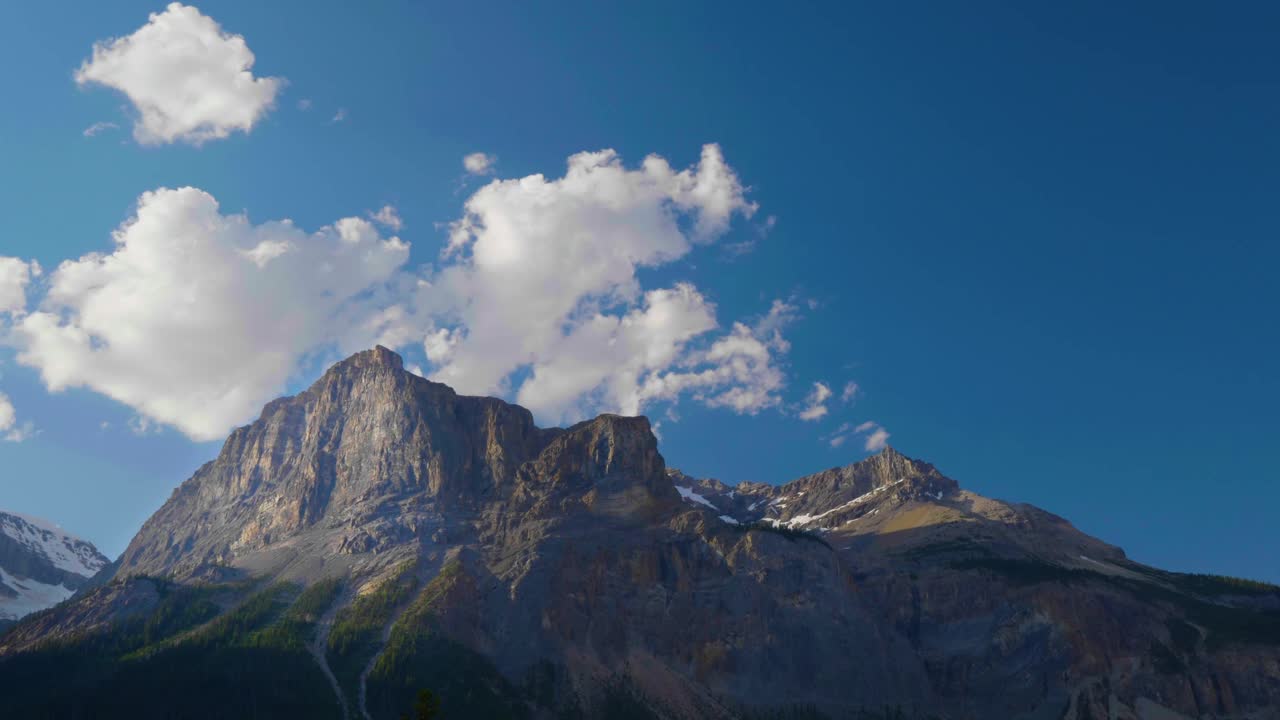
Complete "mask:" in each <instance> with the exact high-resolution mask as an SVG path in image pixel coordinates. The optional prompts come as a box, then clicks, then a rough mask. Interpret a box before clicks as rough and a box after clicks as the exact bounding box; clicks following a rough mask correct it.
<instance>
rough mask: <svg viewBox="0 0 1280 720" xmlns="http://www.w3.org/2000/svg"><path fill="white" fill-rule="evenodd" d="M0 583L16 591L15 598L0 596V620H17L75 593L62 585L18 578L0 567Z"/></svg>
mask: <svg viewBox="0 0 1280 720" xmlns="http://www.w3.org/2000/svg"><path fill="white" fill-rule="evenodd" d="M0 584H2V585H6V586H8V587H10V588H12V589H14V590H16V591H17V592H18V596H17V597H16V598H0V620H19V619H21V618H24V617H26V616H27V615H30V614H31V613H33V612H37V611H39V610H44V609H45V608H48V607H53V606H54V605H57V604H58V603H60V602H62V601H63V600H66V599H67V598H69V597H71V596H72V595H74V594H75V590H71V589H70V588H66V587H63V586H62V585H45V584H44V583H41V582H36V581H35V580H27V579H25V578H23V579H19V578H17V577H15V576H13V575H10V574H9V573H7V572H5V571H4V570H3V569H0Z"/></svg>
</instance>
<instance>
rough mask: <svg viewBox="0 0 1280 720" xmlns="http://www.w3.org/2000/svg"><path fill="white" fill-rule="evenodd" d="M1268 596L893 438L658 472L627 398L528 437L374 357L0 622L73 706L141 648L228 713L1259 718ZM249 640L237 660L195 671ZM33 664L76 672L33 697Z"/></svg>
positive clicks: (1276, 679) (98, 698)
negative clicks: (84, 576) (1010, 493)
mask: <svg viewBox="0 0 1280 720" xmlns="http://www.w3.org/2000/svg"><path fill="white" fill-rule="evenodd" d="M1277 611H1280V593H1273V592H1272V591H1271V590H1268V589H1266V588H1265V587H1264V588H1261V589H1255V591H1251V592H1248V593H1245V592H1243V590H1242V588H1241V587H1238V586H1233V585H1231V584H1230V583H1225V584H1224V583H1222V582H1217V581H1193V579H1192V578H1190V576H1181V575H1178V574H1176V573H1166V572H1164V571H1159V570H1156V569H1154V568H1148V567H1146V566H1143V565H1140V564H1138V563H1134V562H1132V561H1130V560H1129V559H1128V558H1127V557H1126V556H1125V555H1124V553H1123V551H1122V550H1120V549H1119V548H1116V547H1114V546H1111V545H1109V544H1107V543H1105V542H1103V541H1100V540H1097V539H1096V538H1092V537H1090V536H1088V535H1086V534H1084V533H1082V532H1080V531H1079V530H1077V529H1076V528H1074V527H1073V526H1071V524H1070V523H1069V522H1067V521H1066V520H1065V519H1063V518H1060V517H1058V516H1056V515H1053V514H1052V513H1049V512H1047V511H1043V510H1040V509H1038V508H1034V507H1033V506H1029V505H1023V504H1012V503H1005V502H1001V501H998V500H992V499H989V498H984V497H982V496H980V495H977V494H975V493H972V492H969V491H967V490H964V489H963V488H961V487H960V485H959V484H958V483H956V482H955V481H954V480H952V479H950V478H948V477H946V476H945V475H943V474H942V473H941V472H940V471H939V470H938V469H937V468H935V467H934V466H932V465H931V464H929V463H927V462H924V461H920V460H914V459H911V458H908V457H906V456H905V455H902V454H901V453H899V452H898V451H897V450H894V449H892V448H889V449H886V450H885V451H884V452H882V453H879V454H877V455H874V456H871V457H869V458H866V459H864V460H862V461H859V462H856V463H853V464H850V465H847V466H843V467H838V468H830V469H828V470H824V471H821V472H818V473H814V474H811V475H808V476H805V477H803V478H798V479H796V480H794V481H792V482H790V483H786V484H784V485H781V486H776V487H775V486H767V485H762V484H754V483H740V484H738V485H736V486H729V485H726V484H724V483H721V482H719V481H714V480H699V479H695V478H690V477H689V476H687V475H684V474H683V473H681V472H679V471H678V470H674V469H668V468H667V467H666V464H665V460H664V458H663V457H662V455H661V453H660V452H659V449H658V444H657V440H656V438H655V437H654V435H653V433H652V428H651V427H650V425H649V421H648V420H647V419H645V418H628V417H621V416H617V415H601V416H599V417H597V418H594V419H592V420H588V421H584V422H581V423H578V424H575V425H573V426H571V427H568V428H546V429H544V428H539V427H537V426H536V425H535V424H534V422H533V418H532V415H531V414H530V413H529V412H528V410H526V409H524V408H520V407H519V406H516V405H511V404H509V403H506V402H503V401H501V400H498V399H494V398H476V397H470V396H464V395H459V394H457V393H456V392H454V391H453V390H452V389H450V388H448V387H447V386H445V385H441V384H439V383H433V382H431V381H428V380H425V379H423V378H421V377H419V376H416V375H414V374H412V373H409V372H407V371H405V370H404V369H403V362H402V361H401V360H400V358H399V357H398V356H397V355H395V354H394V353H392V352H391V351H389V350H386V349H385V348H375V349H373V350H370V351H365V352H363V353H358V354H356V355H354V356H352V357H351V358H349V359H348V360H345V361H343V362H340V363H338V364H336V365H334V366H333V367H332V368H330V369H329V370H328V371H327V372H326V373H324V374H323V375H322V377H321V378H320V379H318V380H317V381H316V383H314V384H313V385H312V386H311V387H309V388H308V389H307V390H305V391H303V392H301V393H299V394H298V395H295V396H292V397H288V398H281V399H278V400H275V401H272V402H271V403H268V404H267V405H266V406H265V407H264V409H263V412H262V413H261V415H260V417H259V418H258V420H256V421H255V422H254V423H251V424H250V425H247V426H244V427H241V428H238V429H236V430H235V431H233V432H232V433H231V434H230V436H229V437H228V440H227V442H226V443H225V444H224V446H223V448H222V450H221V451H220V452H219V455H218V457H217V458H216V459H215V460H213V461H211V462H210V463H207V464H206V465H204V466H202V467H201V468H200V469H199V470H197V471H196V473H195V474H194V475H193V476H192V477H191V478H190V479H188V480H187V481H185V482H184V483H182V484H181V485H180V486H179V487H178V488H177V489H175V491H174V493H173V495H172V496H171V498H170V499H169V501H168V502H166V503H165V505H164V506H163V507H162V508H161V509H160V510H159V511H157V512H156V514H155V515H153V516H152V518H150V519H149V520H148V521H147V522H146V523H145V524H144V525H143V527H142V528H141V529H140V531H139V533H138V534H137V536H136V537H135V538H134V540H133V541H132V542H131V543H130V545H129V548H128V549H127V550H126V551H125V553H124V554H122V556H121V558H120V560H119V562H118V564H117V566H116V568H115V570H114V573H113V577H112V578H110V579H109V581H107V582H106V584H105V585H103V586H101V587H98V588H95V589H92V590H87V591H85V592H84V593H83V594H82V595H81V596H79V597H77V598H75V599H73V600H71V601H70V602H68V603H64V604H63V605H61V606H59V607H58V608H55V609H53V610H50V611H46V612H44V613H40V614H38V615H36V616H33V617H32V618H31V619H29V620H27V621H26V622H24V623H22V624H20V625H19V626H18V627H17V628H15V629H13V630H12V631H10V632H9V633H7V634H5V635H3V636H0V708H2V707H3V703H4V702H6V700H4V699H3V698H5V694H6V692H12V693H14V695H13V697H14V698H15V699H14V700H13V701H12V702H14V703H19V700H21V701H22V702H26V703H27V704H25V705H23V704H16V707H17V708H18V709H19V710H21V711H24V712H26V711H31V710H32V709H33V708H39V709H42V710H47V709H48V708H50V707H58V708H60V709H61V710H62V711H63V715H64V716H71V717H74V716H76V715H77V712H79V711H80V710H81V709H84V708H88V707H91V706H92V705H93V703H95V702H97V703H101V702H106V701H105V700H104V698H105V697H106V695H104V693H111V694H112V696H114V697H127V696H130V695H129V693H130V692H133V690H132V689H131V688H134V686H133V685H131V684H130V683H131V682H132V681H130V680H129V678H130V677H132V676H131V675H130V673H131V672H137V673H142V672H143V668H145V669H147V670H146V672H148V673H158V672H164V673H169V674H175V673H176V675H174V676H173V678H172V682H173V686H174V687H182V688H188V689H187V690H186V691H185V692H190V693H200V692H202V691H200V690H199V689H198V686H196V685H191V684H190V683H193V682H195V680H194V678H197V677H222V675H220V674H219V673H225V674H226V677H227V678H228V681H231V680H230V679H231V678H240V679H239V680H236V681H235V682H236V683H238V684H237V688H238V689H237V693H238V697H237V698H236V699H234V700H233V699H229V698H218V697H210V698H206V700H207V702H208V703H209V705H208V708H209V712H210V713H213V712H214V710H215V709H218V708H221V712H222V714H223V715H226V714H228V713H230V714H233V715H237V716H243V717H256V716H261V717H270V716H271V715H261V714H259V715H254V713H255V712H261V711H260V710H253V708H255V707H266V706H267V705H268V704H269V703H270V702H278V703H284V705H281V706H280V707H287V708H293V710H290V712H297V709H298V708H301V707H304V706H305V707H308V708H314V709H316V710H315V713H316V715H317V716H321V717H323V716H332V717H343V716H362V715H365V714H368V715H369V716H372V717H397V716H398V714H399V713H400V712H404V711H407V710H408V709H409V707H410V706H411V704H412V700H413V696H414V694H415V693H416V691H417V690H418V689H420V688H421V687H423V686H428V687H432V688H433V689H435V690H437V691H438V692H439V693H440V694H441V695H442V697H443V698H444V700H445V710H446V712H448V713H450V714H452V715H454V716H463V717H468V716H471V717H481V716H483V717H521V718H524V717H527V718H544V717H545V718H551V717H575V718H595V717H626V716H634V717H652V718H664V719H665V718H672V719H674V718H693V717H710V718H726V719H728V718H751V719H752V720H755V718H761V717H775V716H786V717H814V718H817V717H829V718H844V717H920V718H924V717H940V718H987V717H991V718H997V717H998V718H1024V719H1026V720H1039V719H1040V718H1045V719H1046V720H1048V719H1049V718H1053V719H1054V720H1061V719H1062V718H1066V719H1067V720H1084V718H1087V717H1100V716H1108V715H1109V716H1115V717H1141V718H1147V717H1165V718H1168V717H1173V718H1176V717H1179V716H1185V717H1191V716H1206V717H1218V718H1227V717H1238V718H1245V717H1248V718H1250V720H1257V719H1259V718H1275V717H1277V715H1276V712H1275V711H1274V710H1273V708H1275V707H1276V706H1277V705H1280V654H1278V653H1280V651H1278V650H1277V647H1278V646H1280V613H1277ZM131 628H137V629H131ZM143 628H152V629H150V630H145V631H144V629H143ZM299 633H301V634H299ZM103 648H106V649H103ZM307 648H311V650H308V649H307ZM266 652H270V653H274V655H272V656H271V657H277V660H276V661H275V662H274V664H270V665H266V666H263V668H262V670H261V673H262V676H261V677H260V678H258V679H248V678H244V677H242V676H241V675H240V674H238V673H237V672H236V671H235V670H234V667H236V666H235V665H221V664H216V665H209V663H211V662H213V660H212V659H211V658H217V657H223V656H226V655H227V654H228V653H231V654H235V656H236V657H238V658H240V660H237V661H236V662H237V663H249V664H252V665H254V666H255V667H257V665H256V664H255V663H259V659H261V658H263V657H265V656H263V655H262V653H266ZM59 653H61V654H59ZM102 653H106V654H105V655H103V654H102ZM55 657H56V658H59V660H58V661H57V662H59V663H63V664H66V663H71V664H73V665H74V664H75V663H77V662H80V661H81V659H82V658H84V657H89V658H94V660H93V662H94V663H95V664H94V665H93V666H92V667H94V668H98V669H97V670H92V671H90V670H86V671H85V675H84V679H82V680H81V682H83V683H85V685H83V686H82V687H80V688H79V689H78V691H77V692H75V693H70V694H68V693H65V692H64V693H62V694H61V695H59V696H57V697H53V696H49V695H44V694H41V693H40V688H41V687H42V685H41V678H44V677H45V676H43V675H41V674H40V672H39V671H38V668H39V667H42V666H41V665H40V663H41V662H53V660H52V658H55ZM123 658H131V659H130V660H128V661H125V660H123ZM146 658H155V660H154V662H155V663H161V664H159V665H155V664H152V665H148V664H146V663H147V662H150V661H148V660H147V659H146ZM139 662H141V663H143V665H137V663H139ZM130 663H134V664H130ZM196 667H203V668H204V670H203V671H201V673H203V674H194V670H190V671H184V670H183V668H196ZM102 668H106V670H103V669H102ZM135 668H137V669H136V670H135ZM464 668H465V669H466V670H465V671H464V670H463V669H464ZM5 670H8V671H9V672H5ZM103 672H105V673H106V675H98V674H95V673H103ZM184 672H185V673H186V674H184ZM24 673H28V674H27V675H24ZM460 673H461V674H460ZM6 676H8V677H13V678H17V677H28V678H29V679H31V681H30V682H29V683H28V684H27V685H26V686H16V685H6V684H5V680H4V678H5V677H6ZM326 678H331V679H332V682H330V681H329V680H327V679H326ZM14 682H17V681H16V680H15V681H14ZM139 682H141V681H139ZM201 682H203V680H202V681H201ZM184 683H185V684H184ZM145 687H146V685H143V684H139V685H138V686H137V690H136V691H137V692H140V693H145V690H144V688H145ZM289 688H297V689H298V690H297V693H303V690H302V689H303V688H308V689H307V690H306V694H305V695H298V694H290V693H292V692H294V691H292V690H289ZM175 692H176V691H175ZM282 694H283V696H282ZM322 696H327V697H328V698H329V699H328V701H327V702H328V703H329V704H326V701H325V699H324V697H322ZM202 697H203V696H202ZM282 697H283V699H282ZM23 698H25V699H23ZM255 698H256V699H255ZM240 701H243V702H245V703H248V704H247V705H244V706H235V707H234V708H231V707H230V706H229V705H227V703H233V702H240ZM250 701H252V702H250ZM148 702H150V703H151V704H152V705H154V707H155V709H156V712H157V713H158V714H160V715H162V714H163V713H164V712H171V711H172V709H173V708H172V707H170V706H167V705H164V703H162V702H160V701H157V700H155V699H154V698H152V699H151V700H149V701H148ZM175 702H176V700H175ZM76 703H84V705H77V704H76ZM218 703H223V705H219V704H218ZM143 705H146V702H144V703H143ZM148 707H150V706H148ZM246 708H248V709H246ZM325 708H327V709H325ZM886 708H887V709H886ZM132 710H135V711H136V710H137V708H136V707H132ZM628 713H630V715H628ZM868 713H870V714H868ZM882 713H887V714H883V715H882ZM1153 713H1156V714H1153ZM1158 713H1165V714H1164V715H1159V714H1158ZM1169 713H1173V714H1169ZM129 716H130V717H133V715H129ZM158 716H159V715H158ZM211 716H216V715H211Z"/></svg>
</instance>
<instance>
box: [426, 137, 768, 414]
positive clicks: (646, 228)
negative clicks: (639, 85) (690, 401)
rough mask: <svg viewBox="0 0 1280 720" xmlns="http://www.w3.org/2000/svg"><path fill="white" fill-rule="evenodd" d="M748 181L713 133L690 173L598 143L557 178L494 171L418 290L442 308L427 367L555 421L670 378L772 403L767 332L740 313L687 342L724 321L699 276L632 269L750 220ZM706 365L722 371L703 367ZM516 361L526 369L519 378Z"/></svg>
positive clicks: (713, 394) (711, 398) (670, 384)
mask: <svg viewBox="0 0 1280 720" xmlns="http://www.w3.org/2000/svg"><path fill="white" fill-rule="evenodd" d="M743 193H744V190H743V186H742V184H741V183H740V181H739V180H738V177H737V175H736V174H735V173H734V172H733V170H732V169H731V168H730V167H729V166H728V165H727V164H726V163H725V161H724V157H723V155H722V153H721V151H720V148H719V147H718V146H716V145H707V146H705V147H704V148H703V150H702V155H701V158H700V160H699V162H698V163H697V164H696V165H695V166H693V167H690V168H687V169H684V170H680V171H676V170H674V169H673V168H672V167H671V166H670V164H669V163H668V162H667V161H666V160H664V159H662V158H660V157H658V156H656V155H651V156H649V157H648V158H646V159H645V160H644V162H643V163H642V165H641V166H640V167H639V168H636V169H631V168H627V167H625V166H624V165H623V163H622V161H621V159H620V158H619V157H618V156H617V154H616V153H614V152H613V151H612V150H604V151H600V152H588V153H579V154H577V155H574V156H572V157H571V158H569V166H568V170H567V172H566V173H565V175H564V177H561V178H557V179H548V178H547V177H544V176H543V175H530V176H527V177H524V178H519V179H513V180H495V181H493V182H490V183H489V184H488V185H486V186H484V187H483V188H480V189H479V190H477V191H476V192H475V194H473V195H472V196H471V197H470V198H469V199H468V200H467V202H466V205H465V214H464V216H463V217H462V219H460V220H459V221H457V222H456V223H454V224H453V226H452V228H451V231H450V237H449V244H448V247H447V249H446V253H445V259H446V263H447V264H446V265H445V266H444V267H442V268H441V269H440V271H439V272H438V273H437V274H436V275H435V276H434V277H433V278H432V279H431V282H430V284H429V287H428V289H427V290H426V291H424V292H423V293H422V298H421V302H422V304H423V307H424V308H425V309H426V312H427V313H428V314H430V315H432V317H435V318H437V319H439V320H440V322H439V323H438V324H439V327H437V328H434V329H433V330H432V332H431V334H430V335H429V336H428V338H427V342H426V346H425V350H426V352H427V355H428V358H429V359H430V360H431V361H432V362H433V363H434V365H435V370H434V372H433V374H432V377H433V379H436V380H439V381H441V382H446V383H448V384H450V385H452V386H454V387H455V388H457V389H459V390H460V391H462V392H467V393H475V394H485V393H495V392H496V393H502V392H508V391H511V392H514V394H515V395H516V399H517V401H519V402H521V403H522V404H526V405H528V406H529V407H530V408H531V409H532V410H534V412H535V413H537V414H539V416H540V417H541V418H544V419H551V420H563V419H570V418H576V416H579V415H581V414H582V413H584V412H587V411H590V410H594V409H610V410H614V411H620V412H626V413H634V412H639V411H640V409H641V408H642V407H643V406H644V404H645V403H646V402H647V401H650V400H653V399H658V398H663V399H670V398H673V397H674V396H675V395H676V394H678V391H677V390H675V388H676V387H679V388H680V389H682V390H685V389H689V390H691V389H694V388H696V389H697V390H698V391H699V392H700V393H701V397H702V398H703V399H704V400H705V401H706V402H708V403H710V404H723V405H727V406H730V407H734V408H735V409H739V410H741V411H754V410H757V409H759V407H762V406H765V405H767V404H770V403H772V402H773V400H774V398H775V396H774V393H775V391H776V390H777V389H778V387H780V385H781V381H778V382H776V383H775V382H774V380H773V378H772V373H773V372H774V371H775V368H773V367H772V365H771V364H770V361H769V354H770V352H771V347H770V346H769V345H768V342H771V341H772V340H771V338H772V336H771V335H770V336H769V339H766V341H761V340H759V339H758V338H756V337H755V336H754V335H753V331H752V330H751V329H750V328H748V327H747V326H745V325H743V326H742V327H741V329H739V328H738V327H737V326H736V325H735V327H734V329H733V330H732V331H731V332H730V333H729V334H728V335H726V336H725V337H723V338H721V339H719V340H717V341H715V342H712V343H711V344H710V345H709V346H706V343H705V342H704V343H703V346H701V347H697V348H694V347H690V346H689V343H690V341H691V340H693V339H695V338H698V337H699V336H702V335H703V334H705V333H707V332H709V331H711V330H713V329H714V328H716V327H717V323H716V319H715V309H714V307H713V306H712V304H711V303H710V302H709V301H708V300H707V299H706V298H705V297H704V296H703V295H702V294H701V293H700V292H699V291H698V290H697V289H696V288H695V287H694V286H692V285H688V284H679V285H676V286H674V287H670V288H662V289H656V290H649V291H645V290H644V288H642V287H641V285H640V282H639V280H638V279H637V271H638V270H640V269H641V268H645V267H654V266H657V265H661V264H664V263H669V262H671V261H673V260H676V259H678V258H681V257H683V256H684V255H686V254H688V253H689V252H690V251H691V250H692V249H693V247H694V246H695V245H696V244H699V243H709V242H713V241H714V240H715V239H716V238H718V237H719V236H720V235H722V234H723V233H724V232H725V231H726V230H727V228H728V225H729V222H730V220H731V219H732V217H733V216H734V215H742V216H750V215H751V213H752V212H754V210H755V206H754V205H753V204H751V203H749V202H748V201H747V200H746V199H745V198H744V194H743ZM746 345H752V347H749V348H748V347H745V346H746ZM753 353H754V354H753ZM762 353H763V355H764V357H763V358H761V357H760V356H761V354H762ZM712 364H718V365H721V366H722V367H719V368H716V369H715V370H714V372H713V373H712V374H711V375H706V374H703V373H705V372H708V371H712V370H713V369H712V368H711V365H712ZM519 371H528V372H527V377H526V378H525V379H524V380H523V382H521V383H520V385H519V386H518V387H511V384H512V382H513V376H514V375H516V374H517V373H518V372H519ZM751 381H754V382H755V385H754V386H753V387H752V388H751V389H750V390H747V389H746V387H745V385H744V383H746V382H751ZM734 389H737V390H738V391H739V392H741V393H743V395H742V396H741V397H732V396H731V395H732V391H733V390H734Z"/></svg>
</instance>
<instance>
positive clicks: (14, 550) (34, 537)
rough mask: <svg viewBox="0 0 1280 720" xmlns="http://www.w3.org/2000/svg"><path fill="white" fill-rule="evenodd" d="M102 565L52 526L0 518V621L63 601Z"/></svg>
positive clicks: (89, 547)
mask: <svg viewBox="0 0 1280 720" xmlns="http://www.w3.org/2000/svg"><path fill="white" fill-rule="evenodd" d="M107 562H108V561H107V559H106V558H105V557H103V555H102V553H100V552H98V549H97V548H95V547H94V546H93V544H92V543H89V542H86V541H84V540H81V539H80V538H77V537H75V536H73V535H70V534H68V533H66V532H65V531H63V530H62V529H61V528H58V527H57V526H55V525H53V524H52V523H48V522H45V521H43V520H39V519H36V518H32V517H28V516H25V515H16V514H13V513H6V512H0V621H8V620H17V619H19V618H22V617H24V616H26V615H29V614H31V613H33V612H36V611H37V610H43V609H45V608H47V607H51V606H53V605H56V604H58V603H59V602H62V601H63V600H66V599H67V598H69V597H71V595H72V594H73V593H74V592H75V591H76V590H77V589H79V588H81V587H83V586H84V585H85V584H86V583H87V582H88V581H89V579H90V578H91V577H93V576H94V575H95V574H96V573H97V572H98V571H99V570H101V569H102V568H103V567H105V566H106V565H107Z"/></svg>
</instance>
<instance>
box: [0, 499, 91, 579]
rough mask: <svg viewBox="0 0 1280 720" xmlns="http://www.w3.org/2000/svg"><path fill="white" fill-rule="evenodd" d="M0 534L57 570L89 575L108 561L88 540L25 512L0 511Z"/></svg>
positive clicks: (82, 575) (84, 575)
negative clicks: (23, 513)
mask: <svg viewBox="0 0 1280 720" xmlns="http://www.w3.org/2000/svg"><path fill="white" fill-rule="evenodd" d="M0 534H3V535H5V536H6V537H8V538H10V539H11V540H13V541H14V542H16V543H18V544H19V545H21V546H23V547H25V548H27V549H28V550H30V551H31V552H32V553H34V554H35V555H37V556H39V557H42V558H44V559H45V560H47V561H48V562H49V564H50V565H52V566H54V567H56V568H58V569H59V570H65V571H66V572H69V573H72V574H73V575H79V576H81V577H84V578H89V577H93V576H94V575H95V574H96V573H97V572H98V571H99V570H101V569H102V568H103V567H105V566H106V565H107V563H108V562H109V561H108V560H107V558H106V557H104V556H103V555H102V553H100V552H98V549H97V548H95V547H94V546H93V545H92V544H91V543H89V542H87V541H85V540H81V539H80V538H78V537H76V536H74V535H72V534H70V533H68V532H66V531H65V530H63V529H62V528H60V527H58V526H57V525H55V524H53V523H51V522H48V521H47V520H41V519H39V518H34V517H31V516H29V515H19V514H17V513H6V512H0Z"/></svg>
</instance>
